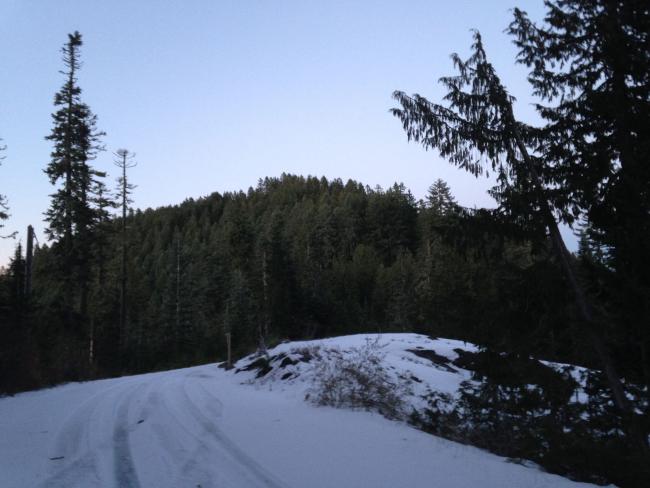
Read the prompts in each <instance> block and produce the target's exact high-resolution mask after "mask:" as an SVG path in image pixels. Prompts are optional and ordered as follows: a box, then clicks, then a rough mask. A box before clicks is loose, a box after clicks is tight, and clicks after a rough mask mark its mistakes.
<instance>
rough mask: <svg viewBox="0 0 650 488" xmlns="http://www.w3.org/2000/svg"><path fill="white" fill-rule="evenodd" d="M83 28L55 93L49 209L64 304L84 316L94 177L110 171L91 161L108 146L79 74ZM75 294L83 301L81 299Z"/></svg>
mask: <svg viewBox="0 0 650 488" xmlns="http://www.w3.org/2000/svg"><path fill="white" fill-rule="evenodd" d="M81 46H82V39H81V34H80V33H79V32H76V31H75V32H74V33H73V34H69V35H68V42H67V43H66V44H65V45H64V46H63V48H62V50H61V52H62V59H63V64H64V67H65V69H64V70H63V71H62V72H61V73H62V74H63V75H64V76H65V83H64V84H63V87H62V88H61V90H59V92H57V93H56V94H55V96H54V106H55V107H56V108H57V110H56V112H54V113H53V114H52V119H53V122H54V126H53V128H52V132H51V133H50V135H49V136H47V137H46V139H47V140H49V141H52V143H53V145H54V148H53V151H52V153H51V161H50V163H49V164H48V166H47V168H46V169H45V172H46V173H47V175H48V177H49V179H50V182H51V183H52V184H53V185H57V184H58V185H59V187H58V189H57V190H56V192H55V193H54V194H52V195H51V197H52V200H51V204H50V208H49V209H48V210H47V212H46V214H45V215H46V220H47V222H48V224H49V226H48V228H47V229H46V234H47V235H48V237H49V238H50V239H53V240H56V241H57V252H58V253H59V257H60V265H61V272H62V274H63V281H64V284H65V287H64V289H65V295H64V304H65V307H66V308H67V310H68V311H69V312H71V311H72V310H73V308H76V309H77V311H78V312H79V313H80V314H81V315H82V316H84V315H85V314H86V309H87V293H88V283H89V280H90V264H91V249H92V238H93V228H94V226H95V223H96V221H97V218H98V216H97V212H96V209H95V207H94V206H93V205H92V195H91V192H92V188H93V182H94V181H95V180H96V179H98V178H101V177H103V176H105V175H104V174H103V173H100V172H98V171H95V170H94V169H93V168H92V167H91V166H90V164H89V162H90V161H91V160H93V159H94V158H95V157H96V155H97V153H98V152H99V151H101V150H103V147H102V146H101V143H100V138H101V137H102V136H103V135H104V133H103V132H100V131H98V130H97V128H96V122H97V117H96V116H95V115H94V114H93V113H92V111H91V110H90V108H89V107H88V105H86V104H85V103H83V102H82V101H81V88H80V87H79V85H78V84H77V74H78V71H79V69H80V67H81V62H80V48H81ZM75 300H76V301H78V304H75Z"/></svg>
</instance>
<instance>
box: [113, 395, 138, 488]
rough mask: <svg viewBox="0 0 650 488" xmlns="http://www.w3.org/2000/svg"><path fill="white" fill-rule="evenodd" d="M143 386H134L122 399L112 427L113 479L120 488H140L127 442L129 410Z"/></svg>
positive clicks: (128, 442)
mask: <svg viewBox="0 0 650 488" xmlns="http://www.w3.org/2000/svg"><path fill="white" fill-rule="evenodd" d="M143 386H145V385H144V384H140V385H138V386H136V387H135V388H134V389H133V390H132V391H131V392H130V393H129V394H128V395H127V396H126V398H125V399H123V400H122V401H121V402H120V404H119V406H118V408H117V416H116V418H115V423H114V426H113V479H114V481H115V483H114V485H115V486H116V487H120V488H122V487H123V488H127V487H128V488H140V481H139V480H138V473H137V472H136V469H135V464H134V462H133V455H132V454H131V444H130V441H129V431H130V430H131V428H130V427H129V409H130V407H131V404H132V402H133V399H134V398H135V396H136V394H137V393H138V392H139V391H140V390H141V389H142V387H143Z"/></svg>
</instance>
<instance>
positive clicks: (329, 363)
mask: <svg viewBox="0 0 650 488" xmlns="http://www.w3.org/2000/svg"><path fill="white" fill-rule="evenodd" d="M382 347H383V346H382V345H381V344H379V339H377V340H375V341H371V340H367V341H366V344H365V345H364V346H362V347H359V348H353V349H352V350H348V351H345V352H342V351H340V350H338V349H328V350H326V351H321V354H322V356H326V357H329V360H327V359H325V360H322V361H319V362H318V363H316V365H315V366H314V383H313V386H312V388H311V389H310V391H309V393H308V398H309V399H310V400H312V401H313V402H314V403H316V404H317V405H327V406H332V407H337V408H353V409H362V410H369V411H374V412H378V413H380V414H382V415H383V416H385V417H387V418H390V419H404V418H405V417H406V404H405V402H404V400H403V398H404V397H405V396H406V395H409V394H410V393H411V390H410V386H409V383H408V382H407V381H406V380H404V379H402V378H399V377H393V376H392V375H391V374H390V372H389V371H388V370H387V369H386V368H385V367H384V357H385V354H384V353H383V352H382Z"/></svg>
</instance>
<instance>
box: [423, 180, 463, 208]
mask: <svg viewBox="0 0 650 488" xmlns="http://www.w3.org/2000/svg"><path fill="white" fill-rule="evenodd" d="M426 205H427V207H428V208H430V209H431V210H433V212H434V213H435V214H437V215H441V216H442V215H448V214H450V213H452V212H454V210H456V209H457V208H458V205H457V204H456V200H455V199H454V197H453V195H452V194H451V189H450V188H449V185H448V184H447V183H446V182H445V181H444V180H442V179H440V178H438V179H437V180H436V181H435V182H434V183H433V184H432V185H431V186H430V187H429V193H428V194H427V196H426Z"/></svg>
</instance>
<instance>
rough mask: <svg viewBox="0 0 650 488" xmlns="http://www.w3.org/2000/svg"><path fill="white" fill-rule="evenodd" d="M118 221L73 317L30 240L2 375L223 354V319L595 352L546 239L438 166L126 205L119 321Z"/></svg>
mask: <svg viewBox="0 0 650 488" xmlns="http://www.w3.org/2000/svg"><path fill="white" fill-rule="evenodd" d="M121 228H122V221H121V218H116V219H113V220H110V221H108V222H106V223H105V225H103V226H102V231H101V232H102V236H101V241H100V242H101V243H102V249H101V251H100V250H99V249H98V248H96V249H95V253H94V256H95V257H96V260H95V262H94V264H93V268H92V273H91V275H92V280H91V282H90V284H89V286H88V289H87V293H88V296H89V297H90V298H89V306H88V320H83V319H82V317H81V316H79V315H78V314H77V316H76V317H75V320H74V322H73V325H70V324H68V323H67V316H66V314H67V312H66V310H65V309H64V307H63V306H62V304H63V303H64V294H65V293H66V290H65V288H64V287H63V283H64V280H63V278H62V277H61V275H60V269H59V267H58V263H57V260H56V255H57V254H56V253H57V245H56V244H55V245H54V246H52V247H47V246H42V247H37V248H36V251H35V254H34V272H33V279H32V282H33V284H32V290H33V291H32V293H33V294H32V296H31V297H30V298H29V300H27V298H26V297H24V296H23V292H22V290H23V289H24V286H23V285H22V284H21V280H22V279H23V278H22V273H23V271H22V270H23V269H24V263H23V261H22V260H23V257H22V255H21V254H20V253H21V250H20V249H18V250H17V254H16V256H15V258H14V260H13V261H12V263H11V264H10V266H9V270H8V273H6V274H5V275H4V276H3V285H4V295H3V299H4V300H7V299H9V303H8V304H7V305H5V308H4V310H6V309H7V307H9V308H10V309H11V312H10V313H11V316H12V325H11V326H10V327H7V334H8V335H7V336H8V337H11V338H13V340H12V341H11V342H7V343H5V344H12V345H11V350H12V351H13V353H12V354H11V356H10V357H11V360H12V361H19V364H22V366H20V367H17V366H18V365H14V367H11V368H8V369H4V368H3V371H9V370H11V371H13V372H14V373H13V374H12V375H11V377H9V378H5V379H4V381H6V382H8V383H9V384H11V383H12V382H14V381H19V384H17V385H16V387H21V386H35V385H37V384H47V383H51V382H57V381H62V380H69V379H79V378H87V377H92V376H96V375H107V374H108V375H110V374H120V373H126V372H135V371H148V370H151V369H157V368H168V367H172V366H181V365H189V364H196V363H198V362H202V361H210V360H216V359H220V358H223V357H224V354H225V344H226V343H225V340H226V339H225V333H226V332H230V333H231V334H232V342H233V349H234V350H235V351H236V352H237V353H244V352H249V351H250V350H252V349H254V348H256V347H258V346H259V344H260V341H263V342H264V343H266V344H272V343H276V342H277V341H279V340H282V339H287V338H290V339H296V338H313V337H325V336H331V335H336V334H342V333H351V332H369V331H401V330H417V331H421V332H424V333H429V334H442V335H445V336H450V337H458V338H463V339H468V340H474V341H478V342H484V343H491V344H494V346H496V347H506V346H507V347H516V348H521V349H522V350H525V351H529V352H536V353H540V354H542V355H547V356H549V357H551V356H552V357H562V358H565V359H567V360H568V359H571V360H586V359H587V358H582V357H580V358H576V357H572V353H570V351H572V350H574V348H572V347H571V344H572V341H573V340H574V339H573V338H572V336H571V332H570V327H569V322H570V320H571V319H570V312H567V306H568V305H567V303H568V302H567V297H566V296H565V293H564V292H563V291H562V290H563V288H562V286H561V284H560V283H561V275H560V273H559V272H558V270H557V269H556V268H555V266H554V265H553V264H552V263H551V262H550V261H549V259H548V253H547V251H546V243H545V242H543V241H541V242H537V243H533V242H532V241H530V240H526V239H523V238H522V237H521V236H514V235H513V237H512V238H508V237H507V236H506V234H505V233H504V229H499V228H498V227H496V228H493V229H492V230H490V229H489V228H487V227H486V226H485V225H484V223H483V221H482V219H481V216H480V213H474V212H471V211H466V210H463V209H461V208H460V207H459V206H457V205H456V204H455V202H454V199H453V196H452V195H451V193H450V191H449V188H448V187H447V185H446V184H445V183H444V182H443V181H437V182H436V183H435V184H434V185H432V187H431V190H430V194H429V196H428V197H427V199H426V200H425V201H419V202H418V201H415V199H414V198H413V196H412V195H411V194H410V193H409V191H408V190H407V189H406V188H404V187H403V186H401V185H397V184H396V185H394V186H393V187H391V188H389V189H387V190H382V189H380V188H375V189H371V188H369V187H366V186H363V185H362V184H361V183H357V182H354V181H349V182H347V183H343V182H342V181H340V180H334V181H327V180H326V179H324V178H322V179H318V178H315V177H307V178H305V177H300V176H294V175H283V176H282V177H281V178H266V179H264V180H260V182H259V183H258V185H257V187H256V188H251V189H249V191H248V192H247V193H243V192H240V193H226V194H224V195H220V194H217V193H215V194H213V195H211V196H209V197H206V198H202V199H199V200H197V201H194V200H188V201H186V202H184V203H182V204H181V205H178V206H170V207H164V208H160V209H156V210H152V209H148V210H146V211H139V210H138V211H137V212H133V211H132V212H131V213H130V215H127V218H126V228H127V234H126V236H127V238H126V258H127V266H126V269H127V280H126V281H127V284H126V287H127V292H126V297H127V299H126V304H125V305H126V318H125V325H124V327H123V330H120V327H119V324H120V289H121V272H120V270H121V245H122V234H121ZM516 237H517V238H516ZM77 300H78V298H77ZM5 303H6V302H5ZM19 344H20V349H17V346H18V345H19ZM17 351H20V353H19V354H16V353H17ZM15 371H20V372H21V373H20V374H19V375H18V376H19V377H22V380H19V379H18V377H17V375H16V374H15ZM22 381H25V382H26V383H24V385H21V384H20V382H22Z"/></svg>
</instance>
